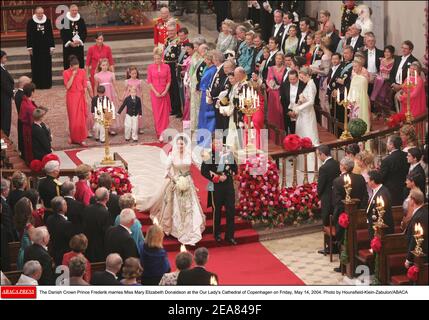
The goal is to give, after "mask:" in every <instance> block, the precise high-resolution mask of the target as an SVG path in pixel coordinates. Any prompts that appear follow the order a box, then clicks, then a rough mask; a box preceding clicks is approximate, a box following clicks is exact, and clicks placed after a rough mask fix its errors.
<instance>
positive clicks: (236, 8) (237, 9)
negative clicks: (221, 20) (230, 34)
mask: <svg viewBox="0 0 429 320" xmlns="http://www.w3.org/2000/svg"><path fill="white" fill-rule="evenodd" d="M247 11H248V8H247V1H231V15H232V20H234V21H235V22H243V21H245V20H246V19H247Z"/></svg>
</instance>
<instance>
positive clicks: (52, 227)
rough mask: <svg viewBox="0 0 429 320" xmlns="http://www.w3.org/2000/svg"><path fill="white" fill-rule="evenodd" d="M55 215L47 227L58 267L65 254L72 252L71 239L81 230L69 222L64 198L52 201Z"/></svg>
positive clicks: (48, 220) (56, 198)
mask: <svg viewBox="0 0 429 320" xmlns="http://www.w3.org/2000/svg"><path fill="white" fill-rule="evenodd" d="M51 207H52V210H53V212H54V213H53V214H52V215H51V216H50V217H49V218H48V219H47V221H46V226H47V228H48V231H49V234H50V235H51V239H52V247H51V249H52V255H53V258H54V261H55V264H56V265H57V266H59V265H61V264H62V261H63V255H64V253H66V252H68V251H70V247H69V242H70V239H71V238H72V237H73V236H74V235H75V234H78V233H79V231H80V230H77V228H76V227H75V226H74V225H73V224H72V223H71V222H70V221H68V220H67V217H66V212H67V203H66V201H65V200H64V198H63V197H55V198H53V199H52V201H51Z"/></svg>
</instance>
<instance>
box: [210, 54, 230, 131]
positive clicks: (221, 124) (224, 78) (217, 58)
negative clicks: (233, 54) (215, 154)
mask: <svg viewBox="0 0 429 320" xmlns="http://www.w3.org/2000/svg"><path fill="white" fill-rule="evenodd" d="M224 62H225V56H224V55H223V54H222V52H220V51H215V53H214V55H213V63H214V65H215V66H216V68H217V70H216V73H215V75H214V76H213V79H212V82H211V83H210V87H209V89H208V91H209V94H210V96H208V97H209V99H211V102H212V103H213V105H216V103H217V102H218V100H219V95H220V93H221V92H222V91H223V89H224V88H225V86H226V85H227V82H228V75H227V74H226V72H225V68H224ZM215 117H216V129H222V130H225V129H226V128H227V124H226V122H225V121H224V119H223V118H224V116H222V115H221V114H220V113H219V108H215Z"/></svg>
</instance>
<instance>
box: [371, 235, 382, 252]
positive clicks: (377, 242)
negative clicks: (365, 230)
mask: <svg viewBox="0 0 429 320" xmlns="http://www.w3.org/2000/svg"><path fill="white" fill-rule="evenodd" d="M371 249H372V251H374V252H375V253H379V252H380V251H381V239H380V238H379V237H374V239H372V240H371Z"/></svg>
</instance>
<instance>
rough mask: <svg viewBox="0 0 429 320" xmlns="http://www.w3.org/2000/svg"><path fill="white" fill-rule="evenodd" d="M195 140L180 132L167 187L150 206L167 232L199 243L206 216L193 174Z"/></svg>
mask: <svg viewBox="0 0 429 320" xmlns="http://www.w3.org/2000/svg"><path fill="white" fill-rule="evenodd" d="M191 165H192V156H191V142H190V141H189V140H188V138H187V137H185V136H183V135H178V136H177V137H176V138H175V140H174V142H173V150H172V152H171V153H170V154H169V155H168V158H167V172H166V175H165V180H164V183H163V187H162V188H161V190H160V192H159V194H158V195H157V196H156V197H155V201H154V203H153V205H152V206H151V208H150V217H151V219H152V221H153V220H155V218H156V219H157V220H158V223H159V225H160V226H161V227H162V229H163V230H164V232H165V234H167V235H172V236H173V237H175V238H177V239H178V240H179V242H180V243H182V244H185V245H192V246H193V245H195V244H196V243H198V242H199V241H200V240H201V238H202V233H203V231H204V229H205V224H206V217H205V215H204V213H203V210H202V208H201V205H200V201H199V199H198V196H197V190H196V188H195V185H194V182H193V180H192V177H191V171H190V170H191Z"/></svg>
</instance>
